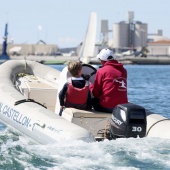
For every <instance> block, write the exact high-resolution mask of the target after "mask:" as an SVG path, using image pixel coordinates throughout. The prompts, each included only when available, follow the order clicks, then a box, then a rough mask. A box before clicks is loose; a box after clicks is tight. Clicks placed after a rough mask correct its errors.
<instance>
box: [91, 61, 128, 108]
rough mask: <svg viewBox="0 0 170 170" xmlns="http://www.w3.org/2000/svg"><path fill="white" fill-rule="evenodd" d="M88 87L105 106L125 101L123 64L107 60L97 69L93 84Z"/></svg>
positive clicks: (125, 75)
mask: <svg viewBox="0 0 170 170" xmlns="http://www.w3.org/2000/svg"><path fill="white" fill-rule="evenodd" d="M90 89H91V92H92V94H93V95H94V97H96V98H99V101H100V105H101V106H103V107H105V108H114V107H115V106H116V105H118V104H123V103H127V102H128V98H127V71H126V69H125V68H124V67H123V64H121V63H118V62H117V61H116V60H110V61H107V62H106V63H105V64H104V66H103V67H102V68H99V69H98V70H97V73H96V78H95V82H94V85H92V86H91V87H90Z"/></svg>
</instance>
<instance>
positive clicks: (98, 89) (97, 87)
mask: <svg viewBox="0 0 170 170" xmlns="http://www.w3.org/2000/svg"><path fill="white" fill-rule="evenodd" d="M102 81H103V78H102V74H101V73H100V72H99V71H98V72H97V74H96V77H95V81H94V85H91V86H90V90H91V92H92V94H93V95H94V97H96V98H98V97H99V96H100V95H101V93H102V87H103V82H102Z"/></svg>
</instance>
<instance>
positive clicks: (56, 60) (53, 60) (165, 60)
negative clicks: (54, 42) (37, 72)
mask: <svg viewBox="0 0 170 170" xmlns="http://www.w3.org/2000/svg"><path fill="white" fill-rule="evenodd" d="M11 59H12V60H18V59H26V60H33V61H37V62H41V63H44V64H47V65H50V64H68V62H69V61H78V60H79V56H11ZM116 60H117V61H118V62H120V63H123V64H143V65H161V64H162V65H170V57H168V56H148V57H146V58H145V57H134V56H125V57H119V58H117V59H116ZM89 64H96V65H98V64H100V61H99V60H98V59H97V58H96V57H94V58H91V61H90V62H89Z"/></svg>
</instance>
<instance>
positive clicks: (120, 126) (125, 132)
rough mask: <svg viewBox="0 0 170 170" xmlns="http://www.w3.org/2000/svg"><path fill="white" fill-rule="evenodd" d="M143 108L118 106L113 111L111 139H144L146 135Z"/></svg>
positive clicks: (126, 105) (132, 105) (128, 105)
mask: <svg viewBox="0 0 170 170" xmlns="http://www.w3.org/2000/svg"><path fill="white" fill-rule="evenodd" d="M146 124H147V122H146V112H145V108H143V107H141V106H138V105H135V104H132V103H127V104H120V105H117V106H116V107H115V109H114V110H113V114H112V118H111V122H110V132H111V137H112V139H115V138H122V137H124V138H129V137H134V138H136V137H141V138H142V137H144V136H145V135H146Z"/></svg>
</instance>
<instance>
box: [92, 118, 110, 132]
mask: <svg viewBox="0 0 170 170" xmlns="http://www.w3.org/2000/svg"><path fill="white" fill-rule="evenodd" d="M104 120H110V117H107V118H104V119H99V120H97V121H95V122H94V123H92V124H91V125H90V129H91V130H95V128H93V127H94V126H96V125H97V124H98V123H99V122H101V121H104Z"/></svg>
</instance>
